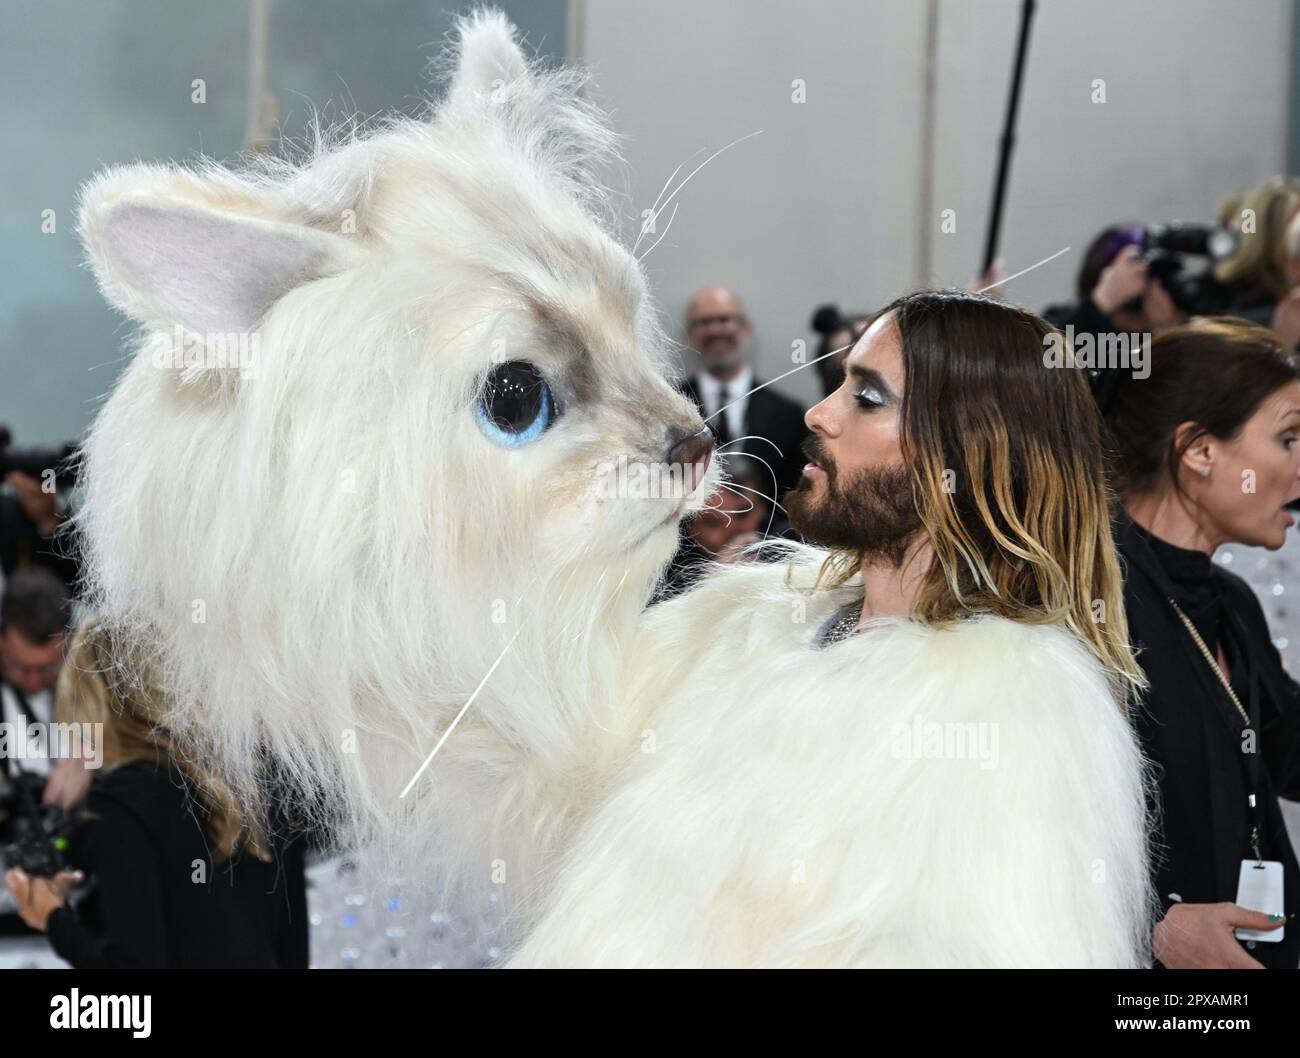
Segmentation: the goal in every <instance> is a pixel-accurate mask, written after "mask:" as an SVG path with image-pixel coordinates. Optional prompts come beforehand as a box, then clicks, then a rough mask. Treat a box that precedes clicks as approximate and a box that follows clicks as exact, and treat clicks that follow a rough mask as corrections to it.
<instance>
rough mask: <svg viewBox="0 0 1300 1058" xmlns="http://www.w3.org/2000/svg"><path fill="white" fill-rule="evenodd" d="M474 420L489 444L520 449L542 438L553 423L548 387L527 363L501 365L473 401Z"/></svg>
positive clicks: (553, 403)
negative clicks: (490, 442)
mask: <svg viewBox="0 0 1300 1058" xmlns="http://www.w3.org/2000/svg"><path fill="white" fill-rule="evenodd" d="M474 419H475V421H476V422H477V423H478V427H479V429H480V430H482V431H483V434H484V436H486V437H487V439H488V440H489V441H492V442H494V443H495V444H499V445H503V446H505V447H506V448H520V447H522V446H523V445H526V444H528V443H529V442H530V441H535V440H537V438H539V437H541V435H542V434H543V433H545V432H546V429H547V427H549V426H550V425H551V423H552V422H554V421H555V401H554V399H553V398H552V397H551V387H550V386H549V385H547V383H546V379H545V378H543V377H542V373H541V372H540V371H538V370H537V368H536V366H535V365H533V364H530V363H529V362H528V361H527V360H514V361H511V362H510V363H508V364H500V365H498V366H497V367H495V368H493V369H492V372H491V374H489V375H488V377H487V379H486V380H485V381H484V383H483V389H482V390H481V391H480V393H479V396H478V399H477V400H476V401H475V402H474Z"/></svg>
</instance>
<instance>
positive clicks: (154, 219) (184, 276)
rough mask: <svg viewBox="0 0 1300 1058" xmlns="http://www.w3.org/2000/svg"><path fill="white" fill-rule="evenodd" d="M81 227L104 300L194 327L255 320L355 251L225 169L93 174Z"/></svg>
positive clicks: (235, 327) (144, 316) (217, 328)
mask: <svg viewBox="0 0 1300 1058" xmlns="http://www.w3.org/2000/svg"><path fill="white" fill-rule="evenodd" d="M80 233H81V238H82V242H83V243H84V245H85V247H86V252H87V255H88V257H89V259H90V263H91V265H92V266H93V268H94V271H95V275H96V278H97V279H98V280H99V285H100V289H101V290H102V291H103V293H104V296H105V297H106V298H107V299H108V301H109V302H110V303H112V304H113V305H114V306H116V307H117V308H119V309H120V310H121V311H122V312H124V313H126V314H127V315H128V316H131V317H133V318H134V319H137V320H139V321H141V322H142V323H145V324H148V325H150V326H152V327H156V328H165V329H170V328H173V327H175V326H177V325H179V326H180V327H183V328H184V329H185V330H186V331H189V332H191V333H193V334H199V335H203V334H215V333H220V334H228V333H234V332H239V333H249V332H251V331H253V330H255V329H256V328H257V326H258V325H259V324H260V323H261V321H262V319H263V317H264V316H265V315H266V313H267V312H268V311H269V310H270V308H271V307H272V306H273V305H274V304H275V303H276V301H278V300H279V299H280V298H281V297H283V296H284V295H285V294H287V293H288V292H289V291H291V290H293V289H294V288H295V287H298V286H300V285H301V284H303V283H305V282H308V281H310V280H312V279H317V278H320V277H321V276H325V275H329V274H332V273H334V272H337V271H340V270H342V269H343V268H345V267H346V266H347V264H348V263H349V262H350V261H351V260H352V259H353V255H354V253H355V248H354V246H353V245H352V244H351V243H350V242H349V240H348V239H347V238H346V236H343V235H336V234H333V233H330V232H326V231H322V230H320V229H318V228H314V227H312V226H311V225H309V224H305V223H302V222H301V221H299V220H296V219H295V218H294V217H293V211H292V210H290V209H289V208H287V206H286V205H285V204H284V203H282V202H276V201H275V200H274V199H273V198H272V196H271V195H270V194H269V193H267V192H264V191H261V190H260V189H257V188H254V187H253V186H252V185H249V184H245V183H243V182H241V181H240V180H239V178H238V177H235V176H233V175H231V174H223V175H220V176H218V175H198V174H195V173H190V172H186V171H183V170H175V169H170V170H169V169H164V168H160V167H157V166H149V165H134V166H126V167H121V168H115V169H110V170H108V171H107V172H105V173H102V174H101V175H100V176H98V177H96V178H95V179H94V180H92V181H91V182H90V183H89V184H88V185H87V186H86V187H85V188H84V189H83V191H82V196H81V216H80Z"/></svg>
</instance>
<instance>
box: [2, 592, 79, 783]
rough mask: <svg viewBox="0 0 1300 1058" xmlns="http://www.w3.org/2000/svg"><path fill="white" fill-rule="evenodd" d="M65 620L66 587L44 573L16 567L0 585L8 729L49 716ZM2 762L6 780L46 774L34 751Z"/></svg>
mask: <svg viewBox="0 0 1300 1058" xmlns="http://www.w3.org/2000/svg"><path fill="white" fill-rule="evenodd" d="M70 620H71V596H70V594H69V592H68V588H67V585H66V584H64V582H63V581H61V580H60V579H59V578H58V577H56V576H55V575H54V574H53V573H51V572H50V571H49V570H47V569H42V568H40V567H33V568H30V569H22V570H19V571H18V572H17V573H15V574H14V575H13V577H12V578H11V579H10V580H9V582H8V583H7V584H6V586H5V590H4V597H3V601H0V714H2V715H0V719H3V720H4V722H5V723H6V724H10V725H12V726H11V728H10V730H16V731H22V732H24V733H26V732H27V731H28V728H29V726H30V725H33V724H38V725H48V724H49V723H50V721H51V720H52V719H53V718H54V687H55V684H56V683H57V681H58V678H59V672H60V670H61V669H62V667H63V654H64V649H65V645H66V643H65V641H66V636H67V631H68V625H69V622H70ZM3 764H4V767H5V771H6V774H7V775H8V776H9V778H10V779H14V778H16V777H17V776H18V774H19V773H20V772H26V773H29V774H34V775H40V776H47V775H49V774H50V761H49V759H48V758H47V757H46V756H45V755H44V753H43V752H40V751H37V750H34V749H26V751H25V752H23V753H22V754H21V757H20V758H17V759H16V758H14V757H9V758H6V759H5V760H4V762H3Z"/></svg>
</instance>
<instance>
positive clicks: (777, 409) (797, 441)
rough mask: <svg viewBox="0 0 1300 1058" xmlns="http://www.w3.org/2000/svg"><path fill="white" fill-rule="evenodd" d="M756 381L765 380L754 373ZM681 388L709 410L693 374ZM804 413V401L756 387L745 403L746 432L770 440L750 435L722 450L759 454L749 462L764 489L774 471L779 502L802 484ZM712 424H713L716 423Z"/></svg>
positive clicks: (701, 407)
mask: <svg viewBox="0 0 1300 1058" xmlns="http://www.w3.org/2000/svg"><path fill="white" fill-rule="evenodd" d="M753 384H754V385H755V386H758V385H761V384H762V380H761V379H759V378H757V377H755V379H754V383H753ZM678 389H680V390H681V392H682V393H684V394H685V395H686V396H688V397H690V398H691V400H693V401H694V402H695V406H696V407H697V408H699V409H700V414H701V415H707V414H708V412H707V411H706V410H705V408H704V405H703V403H702V401H701V400H700V392H699V389H698V388H697V386H696V384H695V378H694V377H693V376H692V377H690V378H687V379H684V380H683V381H682V382H681V383H679V385H678ZM803 415H804V409H803V406H802V405H800V404H798V403H796V402H795V401H793V400H791V399H790V398H789V397H786V396H782V395H781V394H780V393H777V392H776V390H774V389H773V388H772V387H771V386H767V387H765V388H763V389H760V390H756V391H755V392H753V393H750V395H749V402H748V403H747V404H746V405H745V434H746V435H750V434H753V435H756V436H757V437H763V438H766V439H767V441H769V442H771V443H770V444H767V443H764V442H763V441H759V440H755V439H754V437H750V438H749V440H746V441H742V442H740V443H738V444H735V445H732V446H731V447H730V448H728V449H727V450H726V452H724V453H723V455H727V456H731V457H733V458H734V457H735V456H736V454H737V453H743V454H744V455H746V456H751V457H757V458H756V459H750V460H747V462H749V463H750V464H751V465H752V467H753V469H754V470H756V471H757V472H758V474H759V476H760V478H761V480H762V481H763V484H764V487H763V491H764V492H769V489H770V487H771V484H772V472H774V473H775V474H776V492H775V493H774V494H773V495H775V497H776V499H777V501H778V502H779V501H780V499H781V494H782V493H784V492H786V491H788V490H789V489H792V488H794V487H795V486H796V485H797V484H799V478H800V476H801V475H802V474H803V468H804V464H805V463H807V462H808V459H807V457H806V456H805V455H804V454H803V447H802V446H803V441H804V438H805V437H807V436H808V427H807V426H805V425H804V421H803ZM715 421H716V420H715ZM709 425H710V426H712V425H713V423H710V424H709ZM774 446H775V447H774ZM758 459H762V460H765V461H766V462H767V463H769V464H770V465H771V467H772V472H769V471H768V469H767V467H765V466H764V465H763V464H762V463H760V462H758Z"/></svg>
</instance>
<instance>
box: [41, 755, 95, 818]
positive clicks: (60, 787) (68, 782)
mask: <svg viewBox="0 0 1300 1058" xmlns="http://www.w3.org/2000/svg"><path fill="white" fill-rule="evenodd" d="M90 774H91V773H90V769H89V768H87V767H86V763H85V761H83V760H81V759H80V758H78V757H68V758H66V759H65V760H61V761H59V762H57V763H56V764H55V765H54V767H53V768H51V769H50V777H49V778H48V779H47V780H46V781H45V792H44V793H43V794H42V795H41V803H42V804H47V805H59V806H60V807H61V808H63V809H64V811H71V810H72V808H73V806H75V805H76V804H78V803H79V802H80V801H81V799H82V798H83V797H85V796H86V791H87V790H89V789H90Z"/></svg>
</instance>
